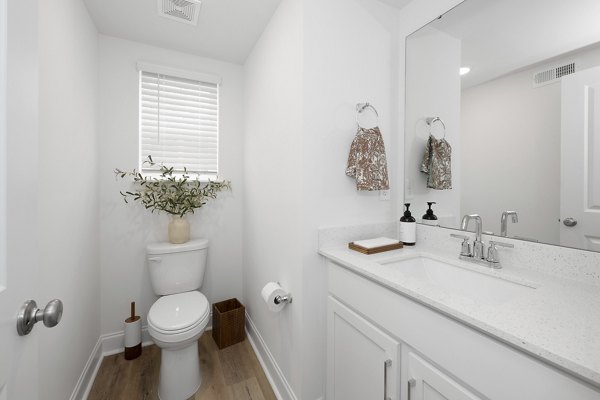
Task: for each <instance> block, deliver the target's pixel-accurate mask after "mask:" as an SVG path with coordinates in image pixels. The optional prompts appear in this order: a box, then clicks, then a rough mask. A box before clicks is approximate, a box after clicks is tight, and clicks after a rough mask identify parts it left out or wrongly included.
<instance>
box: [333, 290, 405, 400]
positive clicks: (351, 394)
mask: <svg viewBox="0 0 600 400" xmlns="http://www.w3.org/2000/svg"><path fill="white" fill-rule="evenodd" d="M327 324H328V326H327V331H328V332H327V336H328V338H327V340H328V346H327V352H328V354H327V400H380V399H385V400H400V398H399V393H400V387H399V383H400V379H399V376H400V365H399V360H400V344H399V343H398V342H397V341H396V340H394V339H393V338H392V337H390V336H388V335H386V334H385V333H384V332H382V331H381V330H380V329H379V328H377V327H376V326H375V325H373V324H371V323H370V322H368V321H366V320H365V319H363V318H362V317H360V316H359V315H358V314H356V313H355V312H353V311H352V310H350V309H349V308H347V307H346V306H344V305H342V303H340V302H338V301H337V300H335V299H334V298H333V297H331V296H330V297H329V299H328V312H327Z"/></svg>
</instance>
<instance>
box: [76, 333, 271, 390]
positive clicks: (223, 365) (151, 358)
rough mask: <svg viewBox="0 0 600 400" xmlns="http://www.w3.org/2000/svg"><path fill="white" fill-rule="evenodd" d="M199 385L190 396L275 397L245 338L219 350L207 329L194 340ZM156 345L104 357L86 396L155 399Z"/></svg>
mask: <svg viewBox="0 0 600 400" xmlns="http://www.w3.org/2000/svg"><path fill="white" fill-rule="evenodd" d="M198 351H199V353H200V367H201V369H202V379H203V381H202V385H201V387H200V390H198V392H197V393H196V395H195V396H194V397H191V398H190V400H276V397H275V394H274V393H273V390H272V389H271V386H270V385H269V381H268V380H267V378H266V376H265V373H264V371H263V370H262V367H261V366H260V363H259V362H258V359H257V358H256V355H255V354H254V351H253V349H252V347H251V346H250V343H249V342H248V340H244V341H243V342H242V343H238V344H235V345H233V346H229V347H227V348H225V349H223V350H219V348H218V347H217V345H216V344H215V342H214V340H213V338H212V336H211V332H210V331H209V332H204V335H202V337H201V338H200V339H199V341H198ZM159 369H160V348H158V347H157V346H154V345H153V346H148V347H144V349H143V350H142V355H141V356H140V357H139V358H137V359H135V360H132V361H126V360H125V358H124V357H123V353H120V354H116V355H114V356H109V357H106V358H105V359H104V360H103V361H102V365H101V366H100V369H99V370H98V375H96V380H95V381H94V385H93V386H92V390H91V392H90V395H89V397H88V400H158V376H159Z"/></svg>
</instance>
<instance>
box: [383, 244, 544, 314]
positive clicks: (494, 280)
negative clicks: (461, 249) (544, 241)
mask: <svg viewBox="0 0 600 400" xmlns="http://www.w3.org/2000/svg"><path fill="white" fill-rule="evenodd" d="M379 264H381V265H382V267H384V268H388V269H389V270H388V272H389V273H390V275H391V276H392V277H393V276H397V278H399V279H401V282H399V283H402V282H405V281H407V280H417V281H422V282H423V283H426V284H428V285H432V286H434V287H437V288H440V289H443V290H444V291H446V292H448V293H450V294H456V295H460V296H463V297H468V298H470V299H472V300H475V301H477V302H481V303H486V304H490V305H498V304H502V303H505V302H507V301H509V300H512V299H514V298H515V297H518V296H521V295H522V294H525V293H528V292H529V291H531V290H535V286H534V285H531V284H527V283H519V282H513V281H511V280H506V279H503V278H501V277H497V276H493V275H492V274H488V273H485V272H483V271H482V272H477V271H473V270H470V269H466V268H463V267H461V266H459V265H454V264H451V263H449V262H443V261H440V260H437V259H435V258H430V257H427V256H423V255H418V256H414V257H410V258H403V259H399V260H385V261H381V262H379ZM475 268H485V267H479V266H475ZM392 279H393V278H392Z"/></svg>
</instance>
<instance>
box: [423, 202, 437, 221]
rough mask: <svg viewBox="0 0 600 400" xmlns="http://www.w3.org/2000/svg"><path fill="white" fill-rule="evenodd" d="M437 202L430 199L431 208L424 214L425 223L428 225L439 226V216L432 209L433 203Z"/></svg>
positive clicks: (428, 203)
mask: <svg viewBox="0 0 600 400" xmlns="http://www.w3.org/2000/svg"><path fill="white" fill-rule="evenodd" d="M432 204H435V201H428V202H427V205H428V206H429V209H428V210H427V211H426V212H425V215H423V223H424V224H426V225H434V226H437V224H438V220H437V219H438V218H437V216H436V215H435V214H434V213H433V210H432V209H431V205H432Z"/></svg>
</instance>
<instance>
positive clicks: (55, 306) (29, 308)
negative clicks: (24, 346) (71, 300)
mask: <svg viewBox="0 0 600 400" xmlns="http://www.w3.org/2000/svg"><path fill="white" fill-rule="evenodd" d="M62 314H63V303H62V301H60V300H58V299H54V300H52V301H50V302H49V303H48V304H47V305H46V307H44V309H42V310H40V309H39V308H37V303H36V302H35V301H34V300H27V301H26V302H25V303H23V305H22V306H21V309H20V310H19V314H17V332H18V333H19V336H25V335H28V334H29V332H31V330H32V329H33V326H34V325H35V324H36V322H40V321H43V322H44V325H45V326H47V327H48V328H52V327H54V326H56V325H58V323H59V322H60V319H61V318H62Z"/></svg>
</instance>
